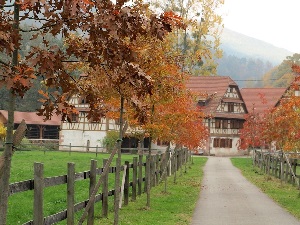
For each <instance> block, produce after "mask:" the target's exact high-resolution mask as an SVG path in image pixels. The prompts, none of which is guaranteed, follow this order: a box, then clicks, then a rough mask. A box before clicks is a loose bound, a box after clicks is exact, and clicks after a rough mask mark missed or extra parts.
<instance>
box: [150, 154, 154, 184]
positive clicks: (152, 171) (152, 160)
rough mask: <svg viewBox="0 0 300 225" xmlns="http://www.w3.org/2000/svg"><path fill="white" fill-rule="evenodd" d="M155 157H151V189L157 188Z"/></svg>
mask: <svg viewBox="0 0 300 225" xmlns="http://www.w3.org/2000/svg"><path fill="white" fill-rule="evenodd" d="M154 157H155V156H154V155H152V156H150V171H151V172H150V184H151V187H155V158H154Z"/></svg>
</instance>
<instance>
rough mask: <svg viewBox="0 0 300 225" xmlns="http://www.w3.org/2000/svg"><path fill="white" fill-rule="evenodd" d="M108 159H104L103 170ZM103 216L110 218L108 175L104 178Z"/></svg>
mask: <svg viewBox="0 0 300 225" xmlns="http://www.w3.org/2000/svg"><path fill="white" fill-rule="evenodd" d="M107 161H108V160H107V159H103V168H104V166H105V165H106V163H107ZM102 216H103V217H104V218H107V216H108V173H107V174H106V175H105V176H104V177H103V186H102Z"/></svg>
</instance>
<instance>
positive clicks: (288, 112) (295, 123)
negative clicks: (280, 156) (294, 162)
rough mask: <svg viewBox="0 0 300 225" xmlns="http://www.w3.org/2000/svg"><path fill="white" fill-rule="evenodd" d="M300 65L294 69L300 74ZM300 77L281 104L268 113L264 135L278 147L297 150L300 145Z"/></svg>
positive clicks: (296, 79)
mask: <svg viewBox="0 0 300 225" xmlns="http://www.w3.org/2000/svg"><path fill="white" fill-rule="evenodd" d="M299 68H300V67H299V66H296V65H295V66H293V71H294V72H295V73H297V74H300V73H299V72H300V69H299ZM299 81H300V77H298V76H296V78H295V80H294V81H293V83H292V84H291V85H290V87H289V89H288V91H287V92H286V93H285V95H284V96H283V98H282V99H281V101H280V103H279V105H278V106H277V107H275V108H273V109H272V110H270V112H268V113H267V114H266V117H265V130H264V136H265V137H266V138H267V139H268V141H269V142H273V143H274V144H275V145H276V147H277V149H280V150H284V151H297V149H299V147H300V139H299V138H300V131H299V130H300V96H299V95H298V94H296V93H299Z"/></svg>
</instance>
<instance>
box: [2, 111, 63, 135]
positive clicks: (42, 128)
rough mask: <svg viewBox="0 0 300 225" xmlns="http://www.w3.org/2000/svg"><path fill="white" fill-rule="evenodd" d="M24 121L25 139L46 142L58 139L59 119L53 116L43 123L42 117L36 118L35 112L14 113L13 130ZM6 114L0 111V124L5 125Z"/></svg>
mask: <svg viewBox="0 0 300 225" xmlns="http://www.w3.org/2000/svg"><path fill="white" fill-rule="evenodd" d="M23 119H24V120H25V123H26V125H27V131H26V135H25V137H27V138H28V139H37V140H46V139H55V140H58V139H59V131H60V126H61V117H60V116H57V115H53V116H52V118H51V120H46V121H44V118H43V117H42V116H38V115H37V114H36V112H19V111H15V112H14V129H16V128H17V127H18V125H19V124H20V123H21V122H22V120H23ZM7 120H8V113H7V111H6V110H0V122H2V123H3V124H4V125H6V124H7Z"/></svg>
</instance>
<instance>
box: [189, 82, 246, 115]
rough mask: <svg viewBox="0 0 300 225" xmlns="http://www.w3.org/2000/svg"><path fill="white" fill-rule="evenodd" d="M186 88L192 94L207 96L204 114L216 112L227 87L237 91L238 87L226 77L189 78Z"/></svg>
mask: <svg viewBox="0 0 300 225" xmlns="http://www.w3.org/2000/svg"><path fill="white" fill-rule="evenodd" d="M186 87H187V88H188V89H190V90H191V91H193V92H197V93H201V94H204V95H207V98H206V100H208V101H209V102H208V104H207V106H206V107H205V108H204V111H205V112H206V113H214V112H215V111H216V109H217V107H218V105H219V104H220V101H221V100H222V99H224V95H225V93H226V91H227V89H228V87H236V88H237V89H238V85H237V84H236V83H235V82H234V81H233V80H232V79H231V78H230V77H228V76H191V77H190V78H189V81H188V82H187V85H186ZM199 99H201V100H202V99H203V97H201V96H200V97H199ZM227 116H228V115H227ZM241 118H243V116H241Z"/></svg>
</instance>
